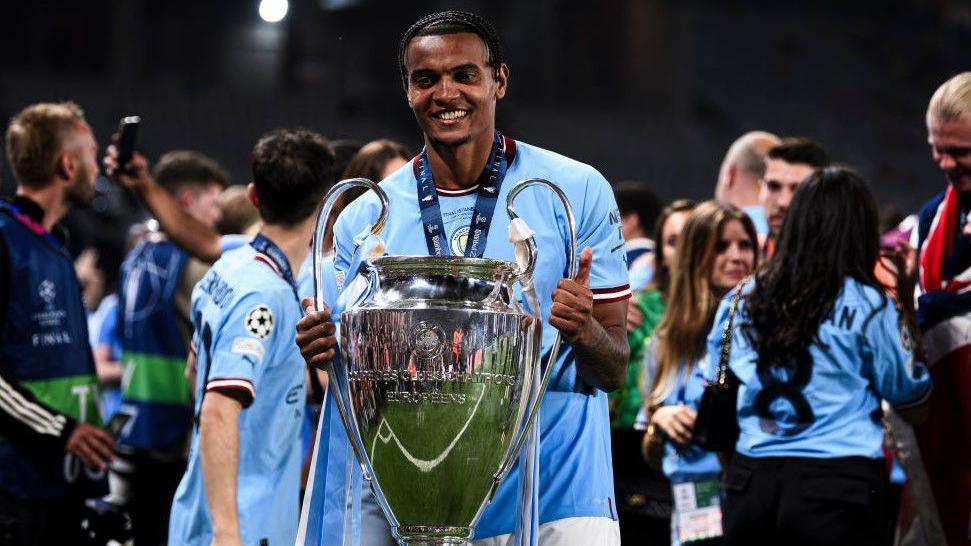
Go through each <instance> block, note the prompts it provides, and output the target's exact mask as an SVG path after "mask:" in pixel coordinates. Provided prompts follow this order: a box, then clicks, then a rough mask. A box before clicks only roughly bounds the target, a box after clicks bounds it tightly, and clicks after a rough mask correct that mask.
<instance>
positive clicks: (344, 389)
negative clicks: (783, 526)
mask: <svg viewBox="0 0 971 546" xmlns="http://www.w3.org/2000/svg"><path fill="white" fill-rule="evenodd" d="M354 187H357V188H366V189H369V190H371V191H373V192H374V193H375V194H377V196H378V199H379V200H380V202H381V214H380V215H379V216H378V219H377V221H376V222H375V223H374V225H373V226H371V234H372V235H378V234H379V233H381V231H382V230H383V229H384V226H385V223H386V222H387V219H388V195H387V194H386V193H384V190H382V189H381V187H380V186H378V185H377V184H375V183H374V182H372V181H370V180H368V179H367V178H350V179H347V180H341V181H340V182H338V183H337V184H334V186H333V187H332V188H331V189H330V190H329V191H328V192H327V195H325V196H324V205H323V207H321V209H320V213H319V214H318V215H317V224H316V226H315V227H314V237H313V247H312V250H311V252H312V254H311V256H312V257H313V274H314V301H315V304H316V306H317V309H323V307H324V304H325V302H324V290H325V279H324V274H323V268H322V267H321V265H322V261H323V258H324V241H326V240H327V238H326V236H327V221H328V220H329V219H330V213H331V210H332V209H333V208H334V203H336V202H337V199H338V198H339V197H340V196H341V194H343V193H344V192H346V191H347V190H349V189H351V188H354ZM349 273H350V274H351V275H356V274H357V272H356V271H349ZM330 280H331V281H332V282H333V281H334V279H330ZM350 280H351V279H347V281H350ZM336 295H337V294H335V296H336ZM338 349H340V341H339V340H338ZM335 368H336V369H335ZM343 372H346V370H345V369H344V363H343V361H342V360H341V357H340V351H339V350H338V351H337V354H336V356H335V357H334V360H333V361H332V363H331V366H330V369H329V370H328V372H327V373H328V375H329V376H330V380H331V383H332V384H333V385H334V386H335V387H336V388H335V389H334V392H335V394H336V396H335V397H334V401H335V402H337V412H338V413H339V414H340V418H341V422H342V423H343V424H344V431H345V432H346V433H347V438H348V440H349V443H350V444H351V449H353V451H354V455H355V456H356V457H357V460H358V464H360V466H361V471H362V472H363V474H364V478H365V479H367V480H369V481H370V479H371V473H370V472H369V471H368V468H367V464H366V462H365V461H366V460H367V459H366V458H365V457H364V445H363V444H361V442H360V440H356V439H355V434H353V433H352V431H355V430H357V423H356V421H354V419H352V418H351V414H350V411H351V403H350V387H349V385H348V384H347V379H346V377H347V374H346V373H343ZM357 438H360V436H359V435H357Z"/></svg>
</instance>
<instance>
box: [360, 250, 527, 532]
mask: <svg viewBox="0 0 971 546" xmlns="http://www.w3.org/2000/svg"><path fill="white" fill-rule="evenodd" d="M367 267H368V268H369V269H370V273H371V275H370V277H371V279H372V286H371V291H370V294H369V296H368V297H367V298H366V299H365V300H364V301H362V302H361V303H359V304H358V305H356V306H354V307H352V308H351V309H349V310H347V311H345V312H344V313H343V314H342V321H341V324H342V327H341V341H342V343H341V351H342V359H343V364H344V366H345V367H346V373H347V378H348V382H347V383H348V390H349V392H348V394H349V399H350V404H349V407H350V410H351V411H350V414H351V417H352V420H353V423H352V424H353V425H354V428H355V432H356V435H358V436H359V437H360V439H361V443H362V445H363V452H364V456H365V458H366V461H367V466H368V467H369V468H368V470H369V473H370V475H371V477H372V487H373V488H374V490H375V492H376V493H378V495H377V497H378V498H379V499H380V501H383V502H382V504H384V505H385V506H384V508H385V511H386V514H389V519H390V520H391V523H392V527H393V529H394V533H395V535H396V538H398V539H399V540H403V541H404V542H405V543H406V544H463V543H464V542H465V541H467V540H469V539H470V538H471V536H472V527H473V524H474V522H475V521H476V520H477V519H478V516H479V514H480V513H481V511H482V510H483V508H484V507H485V505H486V503H487V501H488V500H489V499H490V498H491V496H492V493H493V492H494V488H495V486H496V484H497V480H496V475H497V474H498V473H500V472H501V470H502V469H503V466H504V464H505V463H506V461H507V460H509V459H510V454H511V450H512V448H513V446H514V442H515V441H516V439H517V437H518V436H519V434H520V431H521V428H522V424H523V418H524V416H525V414H526V409H527V402H528V399H529V396H528V389H529V385H530V384H531V381H533V377H532V374H533V373H534V369H535V368H536V365H535V363H536V362H537V361H538V358H539V347H540V339H539V334H540V329H539V323H538V321H537V320H536V319H535V318H534V317H533V316H532V315H529V314H526V313H525V312H523V310H522V309H521V308H520V305H519V303H518V301H517V300H516V298H514V297H513V292H512V280H513V279H514V277H515V275H514V272H515V266H514V265H513V264H511V263H508V262H501V261H494V260H485V259H476V258H452V257H428V256H421V257H398V256H389V257H383V258H378V259H376V260H373V261H371V262H370V263H369V264H368V265H367ZM392 517H393V519H391V518H392Z"/></svg>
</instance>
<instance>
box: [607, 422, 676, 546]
mask: <svg viewBox="0 0 971 546" xmlns="http://www.w3.org/2000/svg"><path fill="white" fill-rule="evenodd" d="M643 437H644V431H641V430H611V431H610V448H611V451H612V452H613V470H614V492H615V497H616V499H617V518H618V520H619V523H620V543H621V544H649V545H650V546H668V544H669V542H670V540H671V503H672V502H673V501H672V500H671V484H670V483H668V480H667V478H665V477H664V474H663V473H661V472H660V471H659V470H654V469H653V468H651V467H650V466H648V465H647V463H645V462H644V458H643V457H642V456H641V439H642V438H643Z"/></svg>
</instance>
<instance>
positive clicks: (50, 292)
mask: <svg viewBox="0 0 971 546" xmlns="http://www.w3.org/2000/svg"><path fill="white" fill-rule="evenodd" d="M37 295H39V296H40V299H42V300H44V304H45V305H46V306H47V307H48V308H50V307H51V306H52V305H53V304H54V299H55V298H56V297H57V290H56V289H55V288H54V283H53V282H51V281H49V280H44V281H41V283H40V284H39V285H38V286H37Z"/></svg>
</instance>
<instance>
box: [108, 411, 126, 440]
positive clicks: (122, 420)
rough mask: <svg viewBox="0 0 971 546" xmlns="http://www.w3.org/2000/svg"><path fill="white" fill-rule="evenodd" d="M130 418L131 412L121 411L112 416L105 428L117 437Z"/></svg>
mask: <svg viewBox="0 0 971 546" xmlns="http://www.w3.org/2000/svg"><path fill="white" fill-rule="evenodd" d="M130 420H131V415H130V414H128V413H125V412H123V411H119V412H117V413H115V414H114V415H112V416H111V420H109V421H108V426H106V427H105V429H106V430H107V431H108V434H111V436H112V437H114V438H115V439H117V438H118V436H119V435H120V434H121V431H122V430H123V429H124V428H125V425H127V424H128V421H130Z"/></svg>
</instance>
